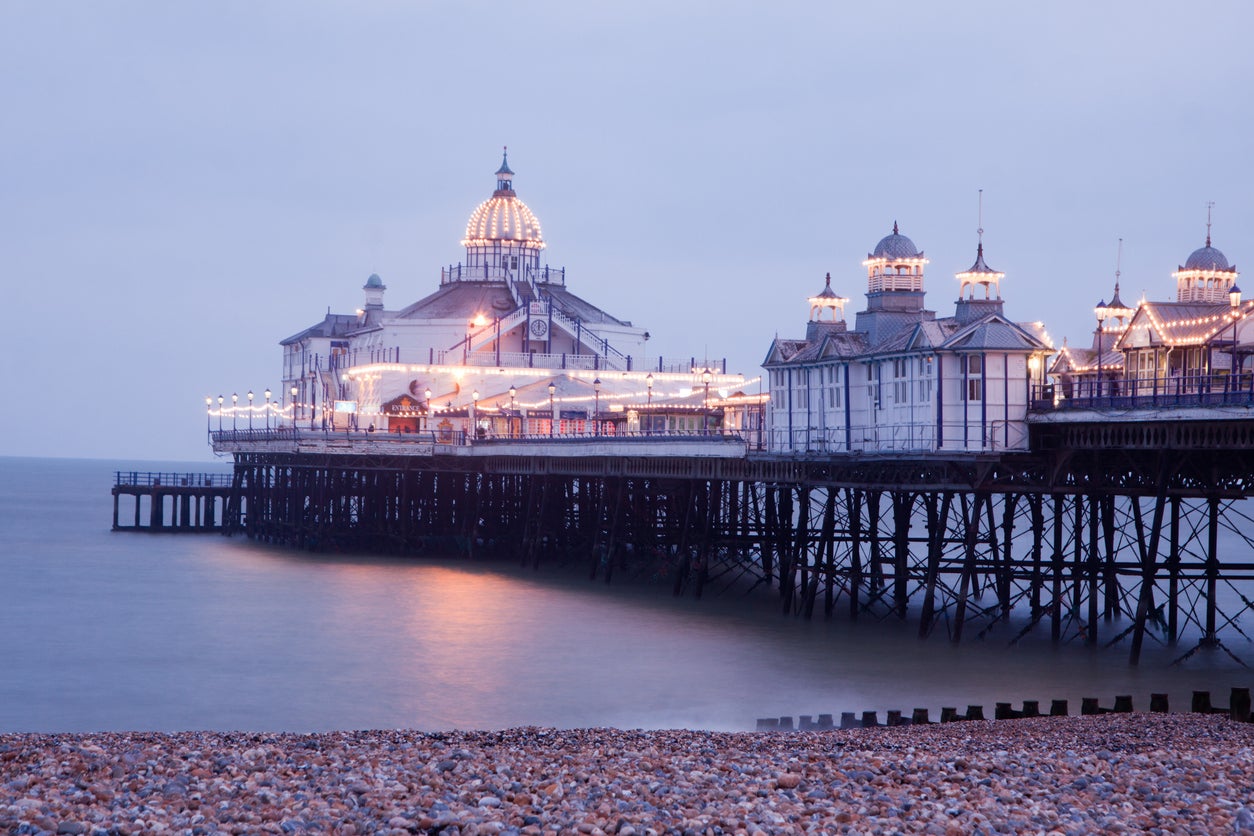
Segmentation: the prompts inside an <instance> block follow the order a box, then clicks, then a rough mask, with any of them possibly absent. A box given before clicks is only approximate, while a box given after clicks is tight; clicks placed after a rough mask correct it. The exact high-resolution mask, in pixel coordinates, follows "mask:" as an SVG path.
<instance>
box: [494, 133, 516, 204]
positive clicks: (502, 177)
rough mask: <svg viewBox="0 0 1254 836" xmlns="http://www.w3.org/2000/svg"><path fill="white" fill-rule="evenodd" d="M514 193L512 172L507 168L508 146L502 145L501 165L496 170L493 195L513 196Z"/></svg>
mask: <svg viewBox="0 0 1254 836" xmlns="http://www.w3.org/2000/svg"><path fill="white" fill-rule="evenodd" d="M513 195H514V172H512V171H510V169H509V146H508V145H506V146H503V148H502V151H501V167H500V168H498V169H497V170H496V192H494V193H493V196H494V197H513Z"/></svg>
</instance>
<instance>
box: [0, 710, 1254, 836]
mask: <svg viewBox="0 0 1254 836" xmlns="http://www.w3.org/2000/svg"><path fill="white" fill-rule="evenodd" d="M1252 744H1254V726H1252V725H1250V724H1248V723H1239V722H1234V721H1232V720H1230V719H1229V718H1226V717H1222V716H1217V715H1192V714H1190V715H1164V714H1114V713H1112V714H1104V715H1094V716H1083V717H1040V718H1032V719H1023V720H1013V721H1001V722H988V721H985V722H981V721H972V722H966V723H947V724H944V725H939V724H938V725H930V726H915V727H908V728H894V727H877V728H866V729H852V730H831V731H809V732H800V733H796V732H794V733H774V732H767V733H743V734H729V733H713V732H697V731H656V732H640V731H618V730H612V729H571V730H556V729H536V728H520V729H512V730H509V731H504V732H442V733H421V732H404V731H371V732H337V733H330V734H316V735H295V734H275V735H268V734H244V733H229V734H228V733H216V732H195V733H193V732H188V733H179V734H150V733H133V734H106V733H101V734H73V735H71V734H7V735H0V831H3V832H14V833H49V834H56V833H65V834H95V833H140V832H163V831H169V832H182V833H217V832H221V833H255V832H274V833H299V832H306V831H313V832H336V833H416V832H422V833H429V832H440V833H442V834H450V836H451V834H459V836H466V835H467V834H476V836H488V834H520V836H521V834H541V833H546V834H547V833H565V834H589V836H600V834H619V836H646V834H670V833H673V834H678V836H683V834H689V833H691V834H743V836H751V834H763V836H771V834H784V833H809V832H824V833H826V832H848V833H867V832H870V833H874V832H885V833H890V832H898V831H901V832H918V833H938V834H949V833H993V832H1006V831H1015V832H1036V833H1064V834H1066V833H1089V832H1095V831H1118V830H1126V831H1136V832H1149V833H1153V832H1160V833H1178V832H1215V831H1224V832H1251V833H1254V805H1250V804H1249V803H1248V792H1247V787H1248V779H1247V777H1246V772H1247V768H1248V765H1249V763H1250V759H1251V753H1252V751H1254V749H1252Z"/></svg>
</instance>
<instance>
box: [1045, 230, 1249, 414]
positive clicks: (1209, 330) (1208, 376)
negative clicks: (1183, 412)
mask: <svg viewBox="0 0 1254 836" xmlns="http://www.w3.org/2000/svg"><path fill="white" fill-rule="evenodd" d="M1238 277H1239V274H1238V272H1237V268H1236V266H1235V265H1233V264H1230V263H1229V262H1228V258H1227V256H1225V255H1224V254H1223V252H1222V251H1221V250H1219V249H1218V248H1216V247H1215V246H1213V245H1212V244H1211V235H1210V223H1209V220H1208V222H1207V231H1206V243H1205V244H1204V245H1203V246H1201V247H1198V248H1197V249H1196V250H1194V251H1193V252H1192V253H1190V254H1189V257H1188V258H1187V259H1185V262H1184V264H1182V265H1179V266H1178V267H1177V268H1176V270H1175V272H1174V273H1172V278H1174V279H1175V282H1176V296H1175V299H1174V300H1172V301H1161V302H1158V301H1146V300H1144V299H1142V300H1141V301H1139V302H1138V303H1137V305H1136V307H1135V308H1133V307H1129V306H1127V305H1125V304H1124V303H1123V302H1122V301H1121V300H1120V299H1119V285H1118V273H1116V284H1115V295H1114V298H1113V299H1112V301H1111V302H1110V303H1107V302H1105V301H1102V302H1098V304H1097V307H1096V308H1094V315H1095V316H1096V318H1097V322H1098V326H1097V329H1096V330H1095V331H1094V338H1093V345H1092V346H1091V347H1089V348H1070V347H1064V348H1063V349H1062V351H1061V352H1059V356H1058V359H1057V361H1056V362H1055V363H1054V365H1053V367H1051V369H1050V376H1051V377H1052V378H1053V379H1054V380H1055V381H1056V384H1057V385H1056V390H1057V397H1058V398H1059V399H1060V400H1066V399H1069V398H1077V399H1083V398H1094V397H1096V398H1128V397H1146V396H1150V397H1164V396H1165V397H1175V396H1187V395H1197V394H1206V393H1212V392H1225V391H1232V390H1239V391H1247V390H1250V388H1251V386H1252V385H1254V380H1251V379H1250V376H1249V374H1248V370H1247V369H1245V365H1246V364H1245V357H1246V355H1248V354H1249V353H1250V352H1251V343H1254V336H1252V335H1251V330H1250V329H1251V327H1254V326H1252V325H1251V322H1254V318H1251V316H1250V314H1251V312H1254V302H1250V301H1249V300H1243V299H1242V298H1241V289H1240V287H1238V286H1237V278H1238ZM1098 357H1100V361H1099V360H1098Z"/></svg>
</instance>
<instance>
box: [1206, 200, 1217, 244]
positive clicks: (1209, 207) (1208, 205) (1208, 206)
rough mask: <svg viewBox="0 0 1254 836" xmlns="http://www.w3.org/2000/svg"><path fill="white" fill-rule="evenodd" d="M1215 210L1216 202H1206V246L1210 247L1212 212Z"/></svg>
mask: <svg viewBox="0 0 1254 836" xmlns="http://www.w3.org/2000/svg"><path fill="white" fill-rule="evenodd" d="M1214 208H1215V201H1213V200H1208V201H1206V246H1208V247H1209V246H1210V211H1211V210H1212V209H1214Z"/></svg>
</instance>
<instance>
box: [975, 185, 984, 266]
mask: <svg viewBox="0 0 1254 836" xmlns="http://www.w3.org/2000/svg"><path fill="white" fill-rule="evenodd" d="M978 200H979V209H978V210H977V214H976V224H977V225H976V228H975V237H976V241H977V242H978V243H979V249H980V252H983V251H984V190H983V189H980V195H979V198H978Z"/></svg>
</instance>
